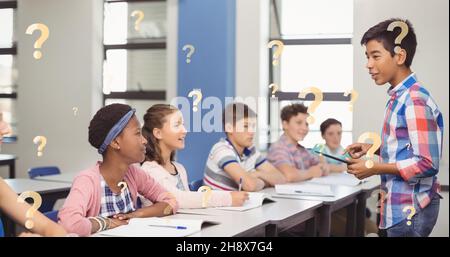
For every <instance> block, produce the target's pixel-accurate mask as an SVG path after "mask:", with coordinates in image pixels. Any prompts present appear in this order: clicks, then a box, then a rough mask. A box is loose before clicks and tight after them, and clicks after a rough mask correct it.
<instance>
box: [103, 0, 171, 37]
mask: <svg viewBox="0 0 450 257" xmlns="http://www.w3.org/2000/svg"><path fill="white" fill-rule="evenodd" d="M137 10H139V11H142V12H143V14H144V18H143V19H142V20H140V21H139V20H138V18H139V17H138V16H131V14H132V13H133V12H134V11H137ZM166 15H167V14H166V3H165V2H163V1H162V2H143V3H105V24H104V43H105V44H125V43H127V42H139V41H143V40H144V41H145V39H150V38H152V39H155V38H165V37H166V34H167V28H166ZM136 24H139V30H136V28H135V25H136Z"/></svg>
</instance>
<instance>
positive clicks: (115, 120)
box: [58, 104, 178, 236]
mask: <svg viewBox="0 0 450 257" xmlns="http://www.w3.org/2000/svg"><path fill="white" fill-rule="evenodd" d="M134 113H135V109H132V108H131V107H130V106H128V105H124V104H111V105H108V106H105V107H103V108H101V109H100V110H99V111H98V112H97V113H96V114H95V116H94V117H93V118H92V120H91V123H90V125H89V143H91V145H92V146H94V147H95V148H97V149H98V153H100V154H101V155H102V156H103V161H102V162H101V161H99V162H98V163H97V164H96V165H94V166H93V167H91V168H89V169H87V170H84V171H82V172H81V173H80V174H79V175H78V176H77V177H76V178H75V179H74V181H73V185H72V188H71V190H70V193H69V196H68V197H67V200H66V202H65V204H64V206H63V207H62V208H61V210H60V211H59V215H58V218H59V220H60V223H61V224H62V225H63V227H64V228H65V229H66V230H67V231H69V232H72V233H77V234H79V235H81V236H87V235H90V234H91V233H96V232H100V231H102V230H106V229H111V228H114V227H117V226H120V225H125V224H127V223H128V220H129V219H130V218H142V217H152V216H164V215H168V214H172V213H175V212H176V210H177V208H178V203H177V201H176V199H175V198H174V197H173V196H172V195H171V194H170V193H169V192H167V190H165V189H164V188H163V187H162V186H160V185H159V184H158V183H157V182H156V181H154V180H153V179H152V178H151V177H150V176H149V175H147V174H146V173H145V172H144V171H143V170H141V169H140V168H139V165H138V164H139V163H140V162H142V161H144V158H145V145H146V143H147V140H146V139H145V138H144V137H143V136H142V134H141V127H140V124H139V121H138V120H137V118H136V116H135V114H134ZM135 164H137V165H135ZM138 194H139V195H142V196H143V197H145V198H146V199H148V200H150V201H151V202H153V205H151V206H148V207H145V208H141V209H138V208H137V195H138Z"/></svg>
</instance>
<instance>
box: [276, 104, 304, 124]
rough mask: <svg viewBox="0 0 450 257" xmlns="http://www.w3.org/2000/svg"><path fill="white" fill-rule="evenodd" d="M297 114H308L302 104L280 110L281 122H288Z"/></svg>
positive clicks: (291, 105)
mask: <svg viewBox="0 0 450 257" xmlns="http://www.w3.org/2000/svg"><path fill="white" fill-rule="evenodd" d="M299 113H304V114H308V107H306V106H304V105H303V104H290V105H288V106H285V107H284V108H283V109H281V115H280V116H281V120H282V121H286V122H289V120H290V119H291V118H292V117H294V116H297V114H299Z"/></svg>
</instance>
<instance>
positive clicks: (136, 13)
mask: <svg viewBox="0 0 450 257" xmlns="http://www.w3.org/2000/svg"><path fill="white" fill-rule="evenodd" d="M135 16H138V18H137V19H136V21H135V22H134V29H135V30H136V31H139V30H140V29H141V21H142V20H143V19H144V12H143V11H141V10H134V11H133V12H132V13H131V17H135Z"/></svg>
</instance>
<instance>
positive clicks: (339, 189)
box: [262, 185, 361, 237]
mask: <svg viewBox="0 0 450 257" xmlns="http://www.w3.org/2000/svg"><path fill="white" fill-rule="evenodd" d="M331 189H332V190H333V192H334V193H335V196H334V197H320V196H301V197H299V198H298V199H291V198H290V199H289V200H290V201H298V200H310V201H322V203H323V205H322V206H321V207H320V208H319V226H318V227H319V236H325V237H328V236H330V231H331V214H332V213H333V212H334V211H337V210H340V209H342V208H344V207H346V208H347V224H346V225H347V227H346V235H347V236H354V235H355V227H356V204H357V195H358V193H360V192H361V188H358V187H350V186H341V185H331ZM262 192H264V193H267V194H270V195H273V194H275V193H276V192H275V188H273V187H271V188H266V189H264V190H263V191H262ZM276 199H279V198H276ZM286 199H288V198H286Z"/></svg>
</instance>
